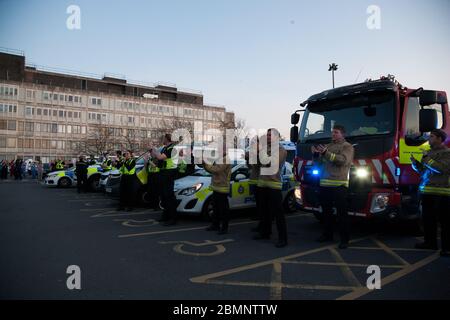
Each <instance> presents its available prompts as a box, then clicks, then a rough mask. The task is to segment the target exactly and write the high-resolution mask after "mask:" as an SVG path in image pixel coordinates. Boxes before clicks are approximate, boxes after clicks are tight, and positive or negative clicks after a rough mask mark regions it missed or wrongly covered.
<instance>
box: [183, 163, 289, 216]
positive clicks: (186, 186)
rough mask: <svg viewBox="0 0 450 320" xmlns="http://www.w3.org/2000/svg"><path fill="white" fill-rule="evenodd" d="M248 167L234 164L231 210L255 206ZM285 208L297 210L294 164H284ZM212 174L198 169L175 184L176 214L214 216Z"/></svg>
mask: <svg viewBox="0 0 450 320" xmlns="http://www.w3.org/2000/svg"><path fill="white" fill-rule="evenodd" d="M249 175H250V172H249V168H248V166H247V165H246V164H245V163H238V164H235V165H234V166H233V167H232V169H231V182H230V190H231V191H230V194H229V195H228V201H229V204H230V210H236V209H245V208H253V207H255V205H256V203H255V196H254V193H253V188H252V187H251V186H250V185H249ZM282 180H283V189H282V194H283V208H284V210H285V211H286V212H293V211H295V210H297V208H298V203H297V198H296V192H295V188H296V186H297V182H296V181H295V179H294V177H293V173H292V165H291V164H290V163H288V162H286V163H285V165H284V167H283V170H282ZM210 184H211V174H210V173H208V172H207V171H206V170H204V169H201V170H197V171H196V172H195V173H194V174H192V175H190V176H187V177H184V178H181V179H178V180H176V181H175V188H174V191H175V196H176V199H177V211H178V212H182V213H192V214H201V215H202V216H203V217H205V218H207V219H209V218H210V217H211V214H212V203H211V195H212V191H211V190H210V188H209V186H210Z"/></svg>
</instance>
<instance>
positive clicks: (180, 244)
mask: <svg viewBox="0 0 450 320" xmlns="http://www.w3.org/2000/svg"><path fill="white" fill-rule="evenodd" d="M233 241H234V240H233V239H225V240H221V241H211V240H205V241H203V242H192V241H160V242H159V243H160V244H175V246H174V247H173V250H174V251H175V252H176V253H179V254H184V255H189V256H196V257H212V256H217V255H219V254H222V253H224V252H225V251H226V248H225V246H224V245H223V244H224V243H229V242H233ZM186 246H191V247H194V248H199V247H208V246H210V247H212V248H214V250H213V251H211V252H193V251H190V250H185V247H186Z"/></svg>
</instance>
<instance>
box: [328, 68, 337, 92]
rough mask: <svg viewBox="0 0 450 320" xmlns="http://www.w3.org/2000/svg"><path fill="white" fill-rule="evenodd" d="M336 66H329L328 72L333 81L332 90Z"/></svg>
mask: <svg viewBox="0 0 450 320" xmlns="http://www.w3.org/2000/svg"><path fill="white" fill-rule="evenodd" d="M337 69H338V65H337V64H336V63H332V64H330V66H329V68H328V71H331V77H332V79H333V89H334V72H335V71H337Z"/></svg>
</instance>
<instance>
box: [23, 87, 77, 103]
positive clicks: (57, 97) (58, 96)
mask: <svg viewBox="0 0 450 320" xmlns="http://www.w3.org/2000/svg"><path fill="white" fill-rule="evenodd" d="M28 94H30V96H28ZM33 97H34V95H33ZM42 97H43V99H44V100H47V101H50V100H52V101H64V102H73V103H79V104H81V103H82V102H83V100H82V98H81V96H77V95H72V94H64V93H53V92H49V91H44V93H43V95H42ZM27 98H31V90H28V91H27Z"/></svg>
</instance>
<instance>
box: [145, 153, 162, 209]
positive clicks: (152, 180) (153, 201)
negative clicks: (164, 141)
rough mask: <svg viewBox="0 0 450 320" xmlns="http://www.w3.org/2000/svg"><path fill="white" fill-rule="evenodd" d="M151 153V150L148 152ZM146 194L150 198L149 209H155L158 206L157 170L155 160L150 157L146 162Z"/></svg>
mask: <svg viewBox="0 0 450 320" xmlns="http://www.w3.org/2000/svg"><path fill="white" fill-rule="evenodd" d="M149 153H152V150H149ZM147 172H148V178H147V192H148V194H149V197H150V199H149V200H150V207H151V208H153V209H157V208H158V205H159V180H158V177H159V168H158V161H157V159H156V158H152V157H150V158H149V159H148V161H147Z"/></svg>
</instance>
